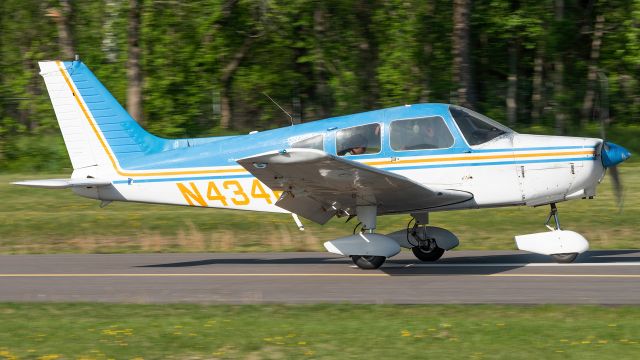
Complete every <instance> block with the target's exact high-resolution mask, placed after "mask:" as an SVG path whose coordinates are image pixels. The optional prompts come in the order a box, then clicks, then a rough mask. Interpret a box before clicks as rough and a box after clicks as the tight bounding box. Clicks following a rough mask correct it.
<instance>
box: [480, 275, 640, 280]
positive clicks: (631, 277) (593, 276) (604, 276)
mask: <svg viewBox="0 0 640 360" xmlns="http://www.w3.org/2000/svg"><path fill="white" fill-rule="evenodd" d="M484 276H490V277H580V278H630V279H636V278H640V274H487V275H484Z"/></svg>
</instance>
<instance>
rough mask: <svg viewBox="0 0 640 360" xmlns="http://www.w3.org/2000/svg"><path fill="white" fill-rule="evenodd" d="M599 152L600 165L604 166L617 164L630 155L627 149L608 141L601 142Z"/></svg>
mask: <svg viewBox="0 0 640 360" xmlns="http://www.w3.org/2000/svg"><path fill="white" fill-rule="evenodd" d="M601 154H602V165H604V167H605V168H608V167H611V166H615V165H618V164H620V163H621V162H623V161H625V160H627V159H628V158H629V157H630V156H631V153H630V152H629V150H627V149H625V148H623V147H622V146H620V145H617V144H614V143H612V142H608V141H605V143H604V144H603V146H602V150H601Z"/></svg>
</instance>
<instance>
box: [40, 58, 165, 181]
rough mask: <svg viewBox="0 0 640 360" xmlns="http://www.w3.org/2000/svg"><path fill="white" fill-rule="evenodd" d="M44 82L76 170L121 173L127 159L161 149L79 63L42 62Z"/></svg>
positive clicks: (161, 143) (160, 145)
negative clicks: (92, 168)
mask: <svg viewBox="0 0 640 360" xmlns="http://www.w3.org/2000/svg"><path fill="white" fill-rule="evenodd" d="M39 65H40V71H41V72H40V74H41V75H42V77H43V78H44V81H45V83H46V85H47V90H48V91H49V97H50V98H51V102H52V104H53V108H54V111H55V113H56V117H57V119H58V123H59V125H60V130H61V131H62V135H63V137H64V141H65V145H66V146H67V151H68V152H69V157H70V158H71V163H72V164H73V168H74V170H78V169H83V168H88V167H92V166H97V167H98V168H100V172H101V173H104V172H113V171H115V172H116V173H121V171H122V168H123V166H124V165H125V164H126V161H127V160H128V159H133V158H137V157H140V156H143V155H145V154H148V153H150V152H153V151H157V150H160V149H162V147H163V145H164V142H165V141H164V140H163V139H160V138H158V137H156V136H153V135H151V134H149V133H148V132H146V131H145V130H144V129H142V127H140V125H138V123H137V122H136V121H135V120H134V119H133V118H132V117H131V116H130V115H129V114H128V113H127V112H126V110H125V109H124V108H123V107H122V106H121V105H120V104H119V103H118V101H117V100H116V99H115V98H114V97H113V95H111V93H110V92H109V91H108V90H107V89H106V88H105V87H104V86H103V85H102V83H100V81H99V80H98V79H97V78H96V77H95V76H94V75H93V73H92V72H91V71H90V70H89V68H87V66H86V65H84V64H83V63H82V62H80V61H73V62H62V61H42V62H40V63H39Z"/></svg>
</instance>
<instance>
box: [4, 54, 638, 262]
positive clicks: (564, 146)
mask: <svg viewBox="0 0 640 360" xmlns="http://www.w3.org/2000/svg"><path fill="white" fill-rule="evenodd" d="M39 65H40V70H41V72H40V74H41V75H42V77H43V78H44V81H45V83H46V86H47V90H48V92H49V97H50V98H51V102H52V104H53V108H54V110H55V113H56V117H57V119H58V122H59V124H60V129H61V131H62V135H63V137H64V141H65V145H66V147H67V150H68V153H69V157H70V158H71V163H72V165H73V169H74V170H73V173H72V175H71V178H69V179H49V180H30V181H20V182H16V183H14V184H17V185H24V186H31V187H40V188H54V189H60V188H71V189H72V190H73V192H74V193H76V194H77V195H80V196H84V197H88V198H92V199H97V200H101V201H102V203H101V206H106V205H107V204H109V203H110V202H112V201H134V202H143V203H157V204H173V205H187V206H200V207H211V208H226V209H238V210H250V211H265V212H277V213H291V214H292V215H293V216H294V220H295V221H296V224H298V226H299V227H300V228H301V229H302V228H303V227H302V224H301V222H300V221H299V219H298V217H297V215H300V216H302V217H304V218H306V219H308V220H311V221H313V222H316V223H318V224H325V223H326V222H327V221H329V219H331V218H333V217H346V218H347V219H348V220H350V219H351V218H354V217H356V218H357V219H358V220H359V221H360V224H359V225H358V226H356V229H354V233H353V234H352V235H349V236H346V237H342V238H339V239H335V240H332V241H327V242H326V243H325V244H324V245H325V248H326V249H327V250H328V251H329V252H332V253H335V254H339V255H343V256H349V257H351V259H352V260H353V262H354V263H355V265H357V266H358V267H360V268H362V269H377V268H379V267H380V266H381V265H382V264H383V263H384V262H385V260H386V259H387V258H390V257H392V256H394V255H396V254H398V253H399V252H400V250H401V248H408V249H411V250H412V251H413V253H414V254H415V256H416V257H417V258H418V259H420V260H422V261H435V260H438V259H439V258H440V257H441V256H442V255H443V253H444V252H445V251H446V250H450V249H452V248H454V247H456V246H457V245H458V244H459V239H458V238H457V237H456V235H454V234H453V233H451V232H450V231H448V230H446V229H443V228H439V227H435V226H429V225H428V224H429V213H430V212H434V211H448V210H458V209H478V208H493V207H504V206H522V205H527V206H541V205H550V208H551V210H550V213H549V217H548V218H547V221H546V224H545V225H546V226H547V227H548V228H549V231H545V232H540V233H535V234H526V235H519V236H516V237H515V240H516V244H517V246H518V248H519V249H522V250H527V251H530V252H534V253H539V254H545V255H550V256H551V257H552V258H553V259H555V261H557V262H572V261H574V260H575V258H576V257H577V256H578V254H580V253H582V252H584V251H586V250H587V249H588V246H589V245H588V242H587V240H586V239H585V238H584V237H583V236H581V235H580V234H578V233H576V232H573V231H568V230H562V229H561V228H560V222H559V219H558V211H557V207H556V203H558V202H562V201H566V200H571V199H586V198H589V199H591V198H593V197H594V196H595V194H596V186H597V185H598V184H599V183H600V182H601V180H602V179H603V177H604V174H605V171H606V169H611V170H612V171H615V166H616V165H617V164H619V163H621V162H623V161H625V160H626V159H627V158H629V156H630V153H629V151H627V150H626V149H624V148H623V147H621V146H619V145H616V144H613V143H611V142H606V141H604V140H601V139H592V138H582V137H566V136H541V135H526V134H518V133H516V132H515V131H513V130H511V129H509V128H508V127H506V126H504V125H501V124H500V123H498V122H496V121H494V120H491V119H489V118H488V117H486V116H483V115H481V114H478V113H476V112H474V111H471V110H469V109H466V108H463V107H460V106H456V105H448V104H417V105H406V106H398V107H393V108H388V109H382V110H376V111H369V112H364V113H359V114H353V115H347V116H339V117H334V118H329V119H324V120H318V121H313V122H307V123H303V124H297V125H292V126H288V127H283V128H278V129H273V130H267V131H261V132H256V131H254V132H251V133H249V134H247V135H238V136H220V137H210V138H195V139H164V138H159V137H156V136H154V135H152V134H150V133H148V132H147V131H145V130H144V129H143V128H142V127H141V126H140V125H138V123H137V122H136V121H135V120H134V119H133V118H131V116H129V114H128V113H127V112H126V111H125V109H124V108H123V107H122V106H121V105H120V104H119V103H118V102H117V101H116V99H115V98H114V97H113V96H112V95H111V94H110V93H109V91H108V90H107V89H106V88H105V87H104V86H103V85H102V83H101V82H100V81H99V80H98V79H97V78H96V77H95V76H94V75H93V73H92V72H91V71H90V70H89V68H88V67H87V66H86V65H85V64H84V63H82V62H81V61H79V60H78V59H76V61H71V62H62V61H42V62H40V63H39ZM615 174H617V172H616V173H615ZM615 179H618V177H617V176H616V177H615ZM615 183H616V184H618V185H619V182H618V181H616V182H615ZM404 213H407V214H410V215H411V217H412V220H411V221H410V223H409V225H408V226H407V227H406V228H405V229H402V230H399V231H396V232H393V233H391V234H386V235H384V234H379V233H376V232H375V229H376V218H377V216H380V215H386V214H404ZM552 218H553V220H554V223H553V224H552V225H553V226H551V225H549V223H550V222H551V219H552Z"/></svg>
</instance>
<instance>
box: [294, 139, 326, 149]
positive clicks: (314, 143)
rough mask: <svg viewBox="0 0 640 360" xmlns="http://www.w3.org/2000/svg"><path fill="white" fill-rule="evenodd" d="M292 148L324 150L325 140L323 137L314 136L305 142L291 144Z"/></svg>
mask: <svg viewBox="0 0 640 360" xmlns="http://www.w3.org/2000/svg"><path fill="white" fill-rule="evenodd" d="M291 147H292V148H303V149H316V150H324V138H323V136H322V135H316V136H312V137H310V138H306V139H304V140H299V141H296V142H294V143H291Z"/></svg>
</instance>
